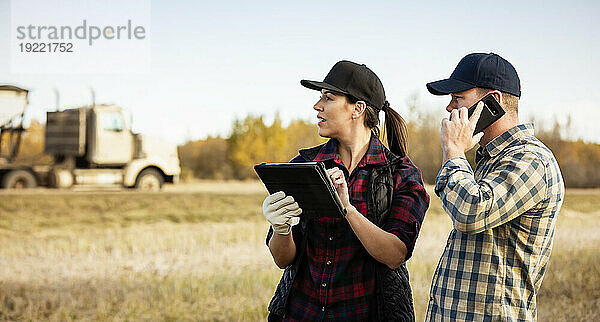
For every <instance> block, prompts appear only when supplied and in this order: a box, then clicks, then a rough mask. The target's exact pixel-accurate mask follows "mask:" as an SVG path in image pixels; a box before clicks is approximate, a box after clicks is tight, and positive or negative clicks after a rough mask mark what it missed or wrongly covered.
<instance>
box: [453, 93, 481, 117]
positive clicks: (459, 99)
mask: <svg viewBox="0 0 600 322" xmlns="http://www.w3.org/2000/svg"><path fill="white" fill-rule="evenodd" d="M450 96H452V99H451V100H450V104H448V106H446V111H448V112H452V110H455V109H459V108H461V107H463V106H464V107H466V108H469V107H471V106H473V104H475V103H477V101H479V100H480V99H481V97H479V95H478V93H477V89H476V88H471V89H468V90H466V91H462V92H456V93H452V94H450Z"/></svg>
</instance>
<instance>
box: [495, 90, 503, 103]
mask: <svg viewBox="0 0 600 322" xmlns="http://www.w3.org/2000/svg"><path fill="white" fill-rule="evenodd" d="M492 94H493V95H494V98H495V99H496V101H498V103H500V105H501V106H502V107H504V105H502V92H501V91H497V90H494V91H492Z"/></svg>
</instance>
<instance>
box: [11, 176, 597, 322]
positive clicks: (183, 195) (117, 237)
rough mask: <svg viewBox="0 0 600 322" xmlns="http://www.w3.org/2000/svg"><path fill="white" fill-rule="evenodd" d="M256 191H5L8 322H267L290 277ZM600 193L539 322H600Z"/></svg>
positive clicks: (435, 243)
mask: <svg viewBox="0 0 600 322" xmlns="http://www.w3.org/2000/svg"><path fill="white" fill-rule="evenodd" d="M430 195H431V197H432V198H431V199H432V204H431V207H430V209H429V211H428V212H427V215H426V219H425V223H424V225H423V229H422V231H421V235H420V237H419V240H418V242H417V247H416V249H415V251H414V255H413V257H412V259H411V260H410V261H409V263H408V268H409V272H410V274H411V284H412V287H413V292H414V300H415V309H416V314H417V320H419V321H420V320H423V319H424V315H425V310H426V305H427V298H428V292H429V287H430V282H431V277H432V275H433V271H434V270H435V267H436V265H437V262H438V259H439V256H440V254H441V252H442V249H443V247H444V245H445V241H446V237H447V235H448V232H449V231H450V229H451V224H450V221H449V219H448V217H447V216H446V215H445V214H444V213H443V211H442V209H441V206H440V203H439V200H438V199H437V197H436V196H435V195H433V193H432V192H431V191H430ZM265 196H266V192H265V191H264V189H263V187H262V185H261V184H260V183H257V182H198V183H194V184H184V185H180V186H174V187H169V188H168V189H166V190H165V191H164V192H162V193H154V194H149V193H138V192H135V191H111V192H70V191H53V190H43V189H40V190H35V191H31V192H26V193H18V192H10V191H2V192H0V320H52V321H69V320H111V321H113V320H117V321H124V320H129V321H131V320H147V321H189V320H200V321H261V320H263V321H264V320H265V318H266V314H267V312H266V307H267V304H268V301H269V299H270V298H271V295H272V294H273V291H274V289H275V286H276V284H277V281H278V280H279V277H280V275H281V270H279V269H278V268H277V267H276V266H275V265H274V264H273V261H272V259H271V257H270V255H269V251H268V249H267V248H266V246H265V244H264V237H265V233H266V230H267V228H268V224H267V223H266V222H265V220H264V218H263V216H262V214H261V203H262V200H263V199H264V197H265ZM599 258H600V191H599V190H569V191H567V197H566V199H565V203H564V205H563V210H562V212H561V214H560V217H559V222H558V228H557V235H556V237H555V244H554V250H553V254H552V257H551V263H550V266H549V270H548V272H547V273H546V277H545V279H544V282H543V284H542V288H541V290H540V294H539V295H538V319H539V320H540V321H593V320H596V321H598V320H600V261H599Z"/></svg>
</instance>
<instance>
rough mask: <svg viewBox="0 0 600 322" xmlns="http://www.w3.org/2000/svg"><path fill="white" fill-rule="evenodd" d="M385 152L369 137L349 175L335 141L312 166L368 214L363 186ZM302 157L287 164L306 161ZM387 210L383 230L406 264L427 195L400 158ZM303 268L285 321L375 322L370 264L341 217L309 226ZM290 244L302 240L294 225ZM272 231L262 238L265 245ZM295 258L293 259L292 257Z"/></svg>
mask: <svg viewBox="0 0 600 322" xmlns="http://www.w3.org/2000/svg"><path fill="white" fill-rule="evenodd" d="M384 149H386V147H385V146H384V145H383V144H382V143H381V141H380V140H379V139H378V138H377V137H375V136H372V137H371V141H370V144H369V148H368V150H367V152H366V154H365V155H364V156H363V158H362V160H361V161H360V162H359V163H358V166H357V167H356V169H354V171H353V172H352V174H349V173H348V170H347V169H346V167H345V166H344V165H343V163H342V161H341V157H340V155H339V153H338V152H337V141H336V140H334V139H331V140H329V141H328V142H327V143H326V144H324V145H323V147H322V148H321V150H320V152H319V154H318V155H317V156H316V157H315V159H314V160H313V161H323V162H325V164H326V167H327V168H332V167H334V166H337V167H339V168H340V169H341V170H342V171H343V172H344V175H345V177H346V182H347V183H348V192H349V196H350V202H351V203H352V205H354V207H356V209H357V210H358V211H359V212H360V213H361V214H363V215H364V216H366V215H367V186H368V180H369V171H370V170H369V169H370V166H373V165H379V164H385V163H387V161H388V160H387V158H386V156H385V153H384ZM305 161H307V160H304V159H303V158H302V157H301V156H297V157H295V158H294V159H293V160H292V161H291V162H305ZM394 182H395V186H394V195H393V201H392V211H391V213H390V215H389V217H388V218H387V220H386V222H385V223H384V225H383V226H382V228H383V229H384V230H385V231H387V232H390V233H392V234H394V235H396V236H398V238H400V240H402V241H403V242H404V244H406V247H407V248H408V254H407V257H406V259H408V258H409V257H410V256H411V254H412V250H413V248H414V245H415V241H416V239H417V236H418V234H419V230H420V228H421V224H422V222H423V218H424V216H425V211H426V210H427V208H428V206H429V196H428V195H427V193H426V192H425V188H424V187H423V181H422V178H421V172H420V170H419V169H418V168H417V167H416V166H415V165H414V164H413V163H412V162H411V161H410V159H409V158H408V157H404V158H403V160H402V162H401V164H399V165H398V166H397V167H396V171H395V172H394ZM308 232H309V238H308V240H307V245H306V250H305V251H306V255H307V261H306V262H305V263H306V264H304V265H302V266H301V267H300V268H299V271H298V275H297V277H296V280H295V281H294V284H293V286H292V290H291V294H290V299H289V310H288V313H289V314H288V315H287V316H286V318H285V321H296V320H304V321H307V320H310V321H317V320H319V321H320V320H340V321H365V320H376V319H377V301H376V297H375V271H374V265H369V263H368V262H369V261H374V260H375V259H374V258H372V257H371V255H369V253H368V252H367V251H366V249H365V248H364V246H363V245H362V244H361V242H360V241H359V240H358V238H357V237H356V235H355V234H354V232H353V231H352V228H350V225H349V224H348V222H347V221H346V219H345V218H320V219H315V220H311V221H310V222H309V223H308ZM293 234H294V240H301V239H302V238H301V237H302V236H299V234H300V235H301V231H300V229H298V226H296V227H294V229H293ZM271 235H272V230H270V231H269V234H268V236H267V244H268V240H269V238H270V236H271ZM296 256H298V254H296Z"/></svg>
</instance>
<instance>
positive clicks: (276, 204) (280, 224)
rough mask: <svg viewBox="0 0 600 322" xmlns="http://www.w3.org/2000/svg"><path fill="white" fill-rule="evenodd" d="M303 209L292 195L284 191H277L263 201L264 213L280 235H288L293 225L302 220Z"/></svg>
mask: <svg viewBox="0 0 600 322" xmlns="http://www.w3.org/2000/svg"><path fill="white" fill-rule="evenodd" d="M301 213H302V209H301V208H300V206H298V203H297V202H295V201H294V198H293V197H292V196H287V197H286V195H285V193H284V192H283V191H279V192H276V193H274V194H272V195H270V196H268V197H267V198H265V201H264V202H263V215H264V216H265V218H267V221H268V222H269V223H270V224H271V226H272V227H273V231H274V232H276V233H277V234H280V235H288V234H289V233H290V230H291V227H292V226H294V225H297V224H298V222H300V217H298V215H300V214H301Z"/></svg>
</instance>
